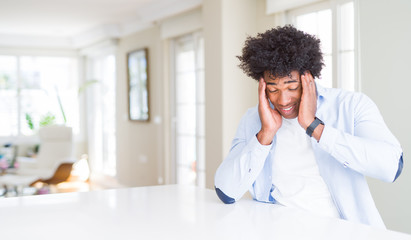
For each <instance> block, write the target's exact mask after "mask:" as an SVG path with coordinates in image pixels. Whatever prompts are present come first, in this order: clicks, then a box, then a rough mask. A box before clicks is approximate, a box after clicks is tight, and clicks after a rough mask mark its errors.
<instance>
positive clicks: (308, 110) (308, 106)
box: [298, 71, 317, 130]
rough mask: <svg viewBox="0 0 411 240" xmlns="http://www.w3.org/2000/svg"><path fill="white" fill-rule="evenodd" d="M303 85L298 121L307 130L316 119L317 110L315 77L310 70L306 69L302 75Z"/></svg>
mask: <svg viewBox="0 0 411 240" xmlns="http://www.w3.org/2000/svg"><path fill="white" fill-rule="evenodd" d="M301 85H302V87H303V93H302V96H301V102H300V109H299V112H298V123H300V125H301V127H302V128H304V130H307V127H308V126H310V124H311V123H312V122H313V121H314V118H315V113H316V112H317V92H316V88H315V82H314V78H313V76H312V75H311V73H310V72H308V71H306V72H305V73H304V74H303V75H301Z"/></svg>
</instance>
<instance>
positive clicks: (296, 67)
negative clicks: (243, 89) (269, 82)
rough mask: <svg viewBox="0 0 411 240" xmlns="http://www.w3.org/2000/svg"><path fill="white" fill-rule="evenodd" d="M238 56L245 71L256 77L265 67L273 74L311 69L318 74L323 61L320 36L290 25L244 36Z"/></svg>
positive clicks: (278, 74)
mask: <svg viewBox="0 0 411 240" xmlns="http://www.w3.org/2000/svg"><path fill="white" fill-rule="evenodd" d="M237 58H238V59H239V60H240V64H239V67H240V68H241V69H242V70H243V71H244V73H245V74H247V75H248V76H249V77H251V78H253V79H255V80H257V81H259V80H260V78H261V77H263V76H264V72H265V71H269V72H270V74H271V75H272V76H273V77H274V78H276V77H284V76H288V75H289V74H290V73H291V72H292V71H298V72H299V73H300V74H303V73H304V72H305V71H310V72H311V74H312V76H313V77H314V78H319V77H320V75H321V69H322V67H323V65H324V63H323V56H322V52H321V48H320V40H319V39H318V38H316V37H315V36H313V35H310V34H307V33H305V32H303V31H300V30H297V29H296V28H295V27H293V26H292V25H285V26H284V27H277V28H273V29H271V30H267V31H266V32H264V33H259V34H258V35H257V37H250V36H249V37H247V40H246V41H245V45H244V48H243V50H242V55H241V56H237Z"/></svg>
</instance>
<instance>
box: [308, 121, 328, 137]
mask: <svg viewBox="0 0 411 240" xmlns="http://www.w3.org/2000/svg"><path fill="white" fill-rule="evenodd" d="M320 124H322V125H324V122H323V121H321V120H320V119H319V118H317V117H315V118H314V121H313V122H312V123H311V124H310V126H308V128H307V130H306V131H305V132H306V133H307V135H308V136H310V137H311V136H312V135H313V132H314V129H315V128H316V127H317V126H318V125H320Z"/></svg>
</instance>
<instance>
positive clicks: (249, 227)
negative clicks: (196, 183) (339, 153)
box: [0, 185, 411, 240]
mask: <svg viewBox="0 0 411 240" xmlns="http://www.w3.org/2000/svg"><path fill="white" fill-rule="evenodd" d="M0 229H2V233H1V235H0V237H1V239H76V240H81V239H99V240H101V239H316V240H318V239H344V240H345V239H373V240H375V239H390V240H395V239H407V240H411V235H407V234H403V233H398V232H394V231H388V230H383V229H377V228H372V227H369V226H366V225H361V224H354V223H350V222H348V221H344V220H339V219H332V218H325V217H320V216H316V215H312V214H309V213H306V212H303V211H300V210H297V209H291V208H287V207H283V206H279V205H274V204H266V203H259V202H256V201H253V200H249V199H242V200H240V201H238V202H236V203H234V204H229V205H226V204H223V203H222V202H221V201H220V200H219V199H218V198H217V196H216V194H215V193H214V191H213V190H209V189H202V188H196V187H187V186H179V185H169V186H155V187H139V188H124V189H112V190H104V191H93V192H82V193H61V194H51V195H42V196H28V197H16V198H4V199H0Z"/></svg>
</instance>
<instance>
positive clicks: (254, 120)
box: [241, 104, 260, 127]
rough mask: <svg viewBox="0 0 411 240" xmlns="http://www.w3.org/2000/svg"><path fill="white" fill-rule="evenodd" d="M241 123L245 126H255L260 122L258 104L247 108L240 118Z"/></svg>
mask: <svg viewBox="0 0 411 240" xmlns="http://www.w3.org/2000/svg"><path fill="white" fill-rule="evenodd" d="M241 122H242V124H244V125H246V126H247V127H250V126H256V125H259V124H260V115H259V114H258V104H257V105H256V106H254V107H251V108H249V109H247V111H246V112H245V114H244V115H243V117H242V119H241Z"/></svg>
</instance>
